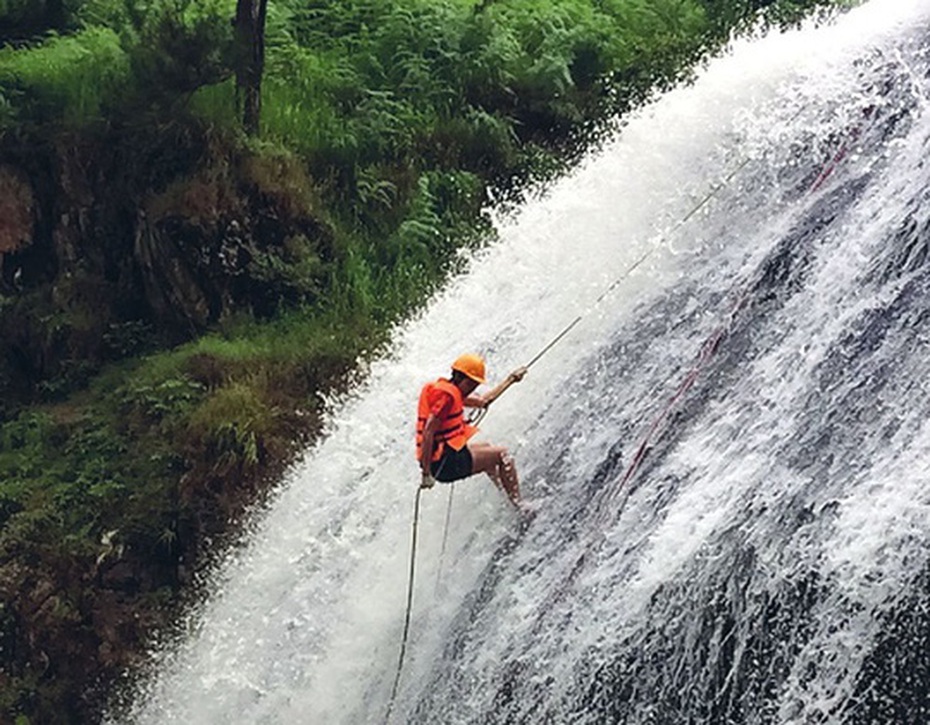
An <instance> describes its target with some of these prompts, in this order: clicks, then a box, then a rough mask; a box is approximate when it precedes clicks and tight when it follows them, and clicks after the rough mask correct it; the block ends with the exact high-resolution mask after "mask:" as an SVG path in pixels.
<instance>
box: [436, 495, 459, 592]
mask: <svg viewBox="0 0 930 725" xmlns="http://www.w3.org/2000/svg"><path fill="white" fill-rule="evenodd" d="M454 491H455V486H449V503H448V505H447V506H446V523H445V525H444V526H443V530H442V548H441V549H440V550H439V567H438V568H437V569H436V593H437V594H438V593H439V584H440V583H441V582H442V564H443V560H444V559H445V556H446V542H447V541H448V540H449V522H450V521H451V520H452V494H453V493H454Z"/></svg>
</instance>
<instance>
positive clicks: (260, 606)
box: [120, 0, 930, 724]
mask: <svg viewBox="0 0 930 725" xmlns="http://www.w3.org/2000/svg"><path fill="white" fill-rule="evenodd" d="M928 5H930V4H928V3H926V2H911V1H909V0H885V1H884V2H883V1H882V0H873V2H871V3H868V4H867V5H865V6H863V7H861V8H858V9H856V10H854V11H852V12H850V13H849V14H848V15H846V16H844V17H843V18H842V19H841V20H840V21H839V22H837V23H836V24H835V25H833V26H829V27H824V28H819V29H805V30H803V31H799V32H792V33H789V34H787V35H778V36H773V37H769V38H766V39H762V40H757V41H755V42H752V43H749V42H745V43H740V44H738V45H737V47H735V48H734V49H733V52H732V53H731V54H730V55H728V56H727V57H725V58H722V59H720V60H718V61H715V62H714V63H712V64H711V66H710V67H709V68H708V69H707V70H706V71H705V72H703V73H702V74H701V77H700V79H699V80H698V81H697V82H696V83H695V84H694V85H692V86H690V87H687V88H683V89H679V90H677V91H675V92H673V93H670V94H668V95H667V96H665V97H664V98H662V99H660V100H659V101H657V102H656V103H655V104H653V105H651V106H650V107H649V108H647V109H645V110H643V111H642V112H641V113H639V114H638V115H637V116H636V117H635V118H633V119H632V120H631V121H630V122H629V123H628V124H627V125H626V126H625V127H624V128H623V129H622V132H621V133H620V134H619V135H618V136H617V138H616V139H615V140H614V141H613V142H611V143H610V144H608V145H607V146H606V148H604V149H603V150H602V151H601V152H600V153H598V154H597V155H595V156H593V157H592V158H590V159H589V160H588V161H587V162H586V163H585V164H584V166H583V167H582V168H581V169H579V170H578V171H577V173H575V174H573V175H572V176H571V177H570V178H566V179H564V180H563V181H562V182H560V183H559V184H558V185H556V186H555V187H554V188H552V189H550V190H549V191H548V193H547V194H546V195H545V196H543V197H542V198H539V199H537V200H535V201H532V202H531V203H528V204H527V205H526V206H525V207H524V208H523V209H522V210H521V211H520V212H519V213H518V214H517V215H516V216H514V217H513V218H508V219H506V220H502V221H501V223H500V227H501V237H502V241H501V243H499V244H497V245H495V246H494V247H493V248H492V249H490V250H488V251H487V252H486V253H484V254H482V255H481V256H480V257H479V258H478V259H476V260H474V262H473V264H472V266H471V271H470V272H469V274H468V275H466V276H465V277H463V278H462V279H460V280H459V281H457V282H456V283H455V284H454V285H453V286H452V287H451V288H450V289H449V290H448V291H447V292H446V293H445V294H444V295H443V296H442V297H441V298H440V299H438V300H436V301H435V303H434V304H433V305H432V306H431V307H430V309H429V310H428V311H427V312H426V313H425V314H424V315H423V316H422V317H421V318H419V319H417V320H414V321H412V322H411V323H409V324H408V325H407V326H406V327H405V328H404V329H402V330H399V331H398V334H397V342H396V345H395V348H394V351H393V353H392V354H391V355H390V356H389V357H388V358H386V359H384V360H381V361H379V362H378V363H376V364H375V365H374V366H373V368H372V370H371V375H370V379H369V382H368V383H367V384H366V385H365V386H364V389H362V390H359V391H358V392H357V394H356V395H355V396H353V397H352V399H350V400H347V401H341V402H338V404H336V405H335V407H334V413H333V423H332V430H331V431H330V432H329V434H328V436H327V438H326V439H325V440H324V442H323V443H321V444H320V445H319V446H318V447H316V448H315V449H313V450H312V451H309V452H308V453H307V455H306V458H305V460H304V461H303V462H302V463H301V464H300V465H299V466H297V467H295V469H294V470H293V471H292V472H291V474H290V475H289V477H288V480H287V481H286V482H285V483H284V485H283V486H282V488H281V490H280V492H279V494H278V495H277V497H276V500H275V501H274V502H273V504H272V505H271V506H270V507H269V509H268V511H267V512H266V513H265V514H264V515H263V516H262V517H261V518H260V520H259V521H258V522H257V523H256V525H255V530H254V531H253V532H252V533H251V535H250V537H249V540H248V543H247V544H246V545H244V546H243V547H241V548H240V549H239V550H237V551H236V552H235V553H234V554H233V555H231V557H230V559H229V560H228V561H227V562H225V563H224V565H223V566H221V567H220V568H219V569H218V571H217V572H216V574H215V575H214V578H213V580H212V581H211V589H212V591H213V596H212V597H211V598H210V599H209V600H208V601H206V602H204V603H203V605H202V606H201V607H199V608H198V610H197V611H196V612H195V613H194V614H193V615H192V618H191V624H190V632H189V633H188V635H187V636H186V637H184V638H183V641H181V642H180V643H178V644H176V645H173V646H166V647H165V648H164V649H163V651H162V652H161V653H160V654H159V655H158V656H157V663H158V665H157V669H158V671H157V673H156V674H155V676H153V677H152V679H151V680H150V681H149V682H148V683H147V684H146V686H145V687H144V688H143V690H142V691H140V692H139V694H138V696H137V701H136V704H135V705H134V706H133V707H132V713H131V715H127V716H126V718H125V719H128V720H130V721H132V722H138V723H167V722H176V723H228V722H243V723H325V724H328V723H345V724H348V723H369V722H371V723H375V722H379V721H381V720H382V718H383V716H384V712H385V710H386V707H387V702H388V697H389V694H390V691H391V684H392V682H393V679H394V674H395V671H396V665H397V657H398V648H399V645H400V638H401V632H402V628H403V621H404V611H405V596H406V586H407V565H408V555H409V545H410V534H411V519H412V512H413V511H412V508H413V501H414V492H415V489H416V484H417V481H418V477H417V470H416V465H415V462H414V460H413V452H412V436H413V413H414V409H415V404H416V395H417V392H418V390H419V386H420V385H421V384H422V383H423V382H424V381H425V380H426V379H428V378H430V377H434V376H437V375H440V374H443V373H444V372H445V370H446V366H447V365H448V363H449V361H450V360H451V359H452V358H453V357H454V356H456V355H457V354H458V353H459V352H461V351H463V350H468V349H477V350H480V351H482V352H484V353H485V354H486V355H487V357H488V360H489V363H490V366H491V370H492V377H495V373H496V374H497V376H498V377H499V376H502V375H503V374H505V373H506V372H507V371H508V370H509V369H511V368H512V367H514V366H516V365H518V364H520V363H522V362H525V361H527V360H529V359H530V358H532V356H533V355H534V354H535V353H536V352H538V351H539V350H540V349H541V348H542V347H543V346H544V345H545V344H546V343H547V342H548V341H549V340H551V339H552V338H553V337H554V336H555V335H556V334H558V332H559V331H560V330H562V329H563V328H564V326H565V325H566V324H568V323H569V322H570V321H571V320H572V319H573V318H574V317H575V316H576V315H579V314H580V315H582V316H583V320H582V322H581V323H580V324H579V325H578V326H577V327H576V328H575V329H574V330H572V332H571V333H570V335H569V336H568V337H567V338H566V339H565V340H564V341H562V342H560V343H559V344H558V345H556V346H555V347H554V348H553V349H552V350H551V351H549V352H548V353H547V354H546V355H545V356H543V357H542V359H540V361H539V362H538V363H537V364H535V365H534V366H533V368H532V370H531V372H530V375H529V376H528V377H527V379H526V380H525V381H524V382H523V383H521V384H520V385H518V386H516V387H514V388H513V389H511V391H510V392H508V393H507V395H506V396H504V397H503V398H501V400H500V401H499V402H497V403H496V404H495V406H494V407H493V409H492V411H491V414H490V416H489V417H488V418H487V421H486V424H485V425H484V426H483V434H484V436H485V437H486V438H487V439H490V440H494V441H500V442H504V443H507V444H509V445H510V446H511V447H512V449H513V451H514V453H515V455H516V458H517V461H518V463H519V465H520V467H521V473H522V475H523V479H524V489H525V493H526V496H527V497H528V498H529V499H531V500H532V499H535V500H536V501H537V503H538V506H539V512H538V514H537V516H536V517H535V519H533V521H532V522H531V523H530V524H529V526H528V527H526V529H525V531H523V532H520V530H519V527H518V524H517V521H516V518H515V516H514V515H513V514H512V513H511V511H510V510H509V509H508V507H507V505H506V504H505V502H504V500H503V498H502V496H501V495H500V494H499V493H498V492H497V491H495V490H494V488H493V487H492V486H491V485H490V484H489V483H488V482H487V481H484V480H477V479H475V480H471V481H468V482H464V483H460V484H457V485H456V487H455V489H454V490H455V496H454V501H453V509H452V524H451V527H450V530H449V539H448V543H447V544H446V549H445V553H444V554H443V555H442V556H441V555H440V552H441V548H442V538H443V521H444V517H445V511H446V502H447V500H448V499H447V496H448V494H447V491H448V490H449V489H448V488H445V487H442V486H437V487H436V488H434V489H433V490H431V491H428V492H426V493H424V494H423V507H422V511H421V517H420V527H419V533H420V543H419V549H418V559H417V567H418V568H417V576H416V586H415V590H414V608H413V617H412V622H411V633H410V639H409V646H408V650H407V660H406V663H405V667H404V671H403V677H402V679H401V684H400V690H399V693H398V698H397V702H396V705H395V708H394V718H393V721H394V722H397V723H401V722H411V723H614V722H616V723H619V722H629V723H762V722H778V723H821V722H844V723H867V722H868V723H871V722H875V723H890V722H898V723H919V722H928V721H930V694H928V691H930V638H928V634H930V615H928V596H930V595H928V592H930V390H928V387H930V382H928V381H930V266H928V264H930V260H928V251H930V249H928V247H930V198H928V197H930V163H928V159H930V115H928V112H927V111H928V108H927V95H928V93H930V58H928V53H930V6H928ZM709 195H710V196H709ZM701 202H706V203H703V204H701ZM698 207H700V208H699V211H697V213H694V214H693V215H692V216H691V217H690V218H688V220H687V221H686V222H685V223H684V224H680V222H681V221H682V220H683V219H685V218H686V217H687V216H688V215H689V213H691V212H692V211H694V210H695V209H696V208H698ZM637 263H640V264H639V266H637V267H636V269H635V270H634V271H632V272H630V271H629V270H630V269H631V267H632V266H633V265H636V264H637ZM613 283H617V284H616V288H615V289H613V290H612V291H611V292H610V293H609V294H608V295H607V296H606V298H605V300H604V301H603V302H602V303H601V304H599V305H597V306H594V305H593V304H592V303H593V301H594V300H595V299H596V298H597V297H598V296H599V295H600V294H601V293H602V292H604V290H606V289H607V288H608V287H609V286H610V285H611V284H613ZM120 719H123V718H122V717H121V718H120Z"/></svg>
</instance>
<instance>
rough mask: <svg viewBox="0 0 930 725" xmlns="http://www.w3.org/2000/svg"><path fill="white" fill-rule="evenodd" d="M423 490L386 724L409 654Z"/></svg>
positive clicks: (415, 510)
mask: <svg viewBox="0 0 930 725" xmlns="http://www.w3.org/2000/svg"><path fill="white" fill-rule="evenodd" d="M422 491H423V489H422V488H420V487H419V486H418V487H417V495H416V498H415V499H414V503H413V537H412V540H411V542H410V575H409V577H408V578H407V612H406V614H404V634H403V636H402V637H401V641H400V657H399V658H398V660H397V674H395V675H394V684H393V686H392V687H391V699H390V701H389V702H388V708H387V713H385V715H384V722H385V725H387V723H389V722H390V720H391V713H392V712H393V710H394V701H395V699H396V698H397V686H398V685H399V684H400V675H401V673H402V672H403V670H404V655H406V654H407V636H408V635H409V634H410V613H411V612H412V611H413V580H414V572H415V570H416V563H417V527H418V525H419V522H420V493H421V492H422Z"/></svg>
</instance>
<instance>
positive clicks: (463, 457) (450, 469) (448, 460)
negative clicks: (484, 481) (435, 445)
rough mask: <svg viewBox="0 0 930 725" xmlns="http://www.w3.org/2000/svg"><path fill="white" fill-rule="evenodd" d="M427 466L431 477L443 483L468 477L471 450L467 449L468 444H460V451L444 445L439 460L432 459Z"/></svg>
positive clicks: (470, 464)
mask: <svg viewBox="0 0 930 725" xmlns="http://www.w3.org/2000/svg"><path fill="white" fill-rule="evenodd" d="M429 468H430V471H431V472H432V474H433V478H435V479H436V480H437V481H442V482H443V483H452V481H459V480H461V479H463V478H468V477H469V476H470V475H471V469H472V460H471V451H470V450H468V446H462V449H461V450H460V451H457V450H455V449H454V448H452V447H451V446H446V449H445V450H444V451H443V452H442V456H441V457H440V458H439V460H438V461H433V462H432V463H431V464H430V467H429Z"/></svg>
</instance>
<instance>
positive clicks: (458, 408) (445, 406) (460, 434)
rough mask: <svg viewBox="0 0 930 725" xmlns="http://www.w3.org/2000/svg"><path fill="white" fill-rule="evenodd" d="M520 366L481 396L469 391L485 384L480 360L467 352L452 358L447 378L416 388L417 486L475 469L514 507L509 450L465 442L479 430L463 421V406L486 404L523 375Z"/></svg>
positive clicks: (516, 487)
mask: <svg viewBox="0 0 930 725" xmlns="http://www.w3.org/2000/svg"><path fill="white" fill-rule="evenodd" d="M526 372H527V368H526V367H519V368H517V369H516V370H514V371H513V372H512V373H510V374H509V375H508V376H507V377H506V378H505V379H504V381H503V382H502V383H500V384H499V385H498V386H497V387H495V388H494V389H492V390H491V391H489V392H488V393H485V394H484V395H473V393H474V391H475V389H476V388H477V387H478V386H479V385H481V384H483V383H486V382H487V380H486V379H485V368H484V360H483V359H482V358H481V357H480V356H479V355H474V354H471V353H467V354H465V355H461V356H459V357H458V358H457V359H456V360H455V362H453V363H452V374H451V376H450V377H449V378H440V379H439V380H436V381H435V382H430V383H427V384H426V385H424V386H423V389H422V390H421V391H420V403H419V407H418V410H417V460H418V461H419V462H420V471H421V473H422V482H421V488H432V486H433V484H434V483H435V481H441V482H443V483H452V482H453V481H459V480H461V479H463V478H468V477H469V476H473V475H475V474H476V473H486V474H488V477H489V478H490V479H491V480H492V481H493V482H494V483H495V485H497V486H498V487H499V488H501V489H503V491H504V492H505V493H506V494H507V497H508V498H509V499H510V502H511V503H512V504H513V505H514V506H517V507H519V504H520V483H519V479H518V477H517V469H516V466H515V465H514V462H513V458H512V457H511V456H510V453H509V451H508V450H507V449H506V448H505V447H503V446H495V445H492V444H490V443H470V442H469V439H470V438H471V437H472V436H473V435H474V434H475V433H477V432H478V429H477V428H475V427H474V426H473V425H469V424H468V423H467V422H466V421H465V408H466V407H468V408H487V407H488V406H489V405H490V404H491V403H493V402H494V401H495V400H497V398H498V397H500V395H501V394H502V393H503V392H504V391H505V390H507V388H509V387H510V386H511V385H513V384H514V383H516V382H519V381H521V380H522V379H523V377H524V376H525V375H526Z"/></svg>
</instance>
